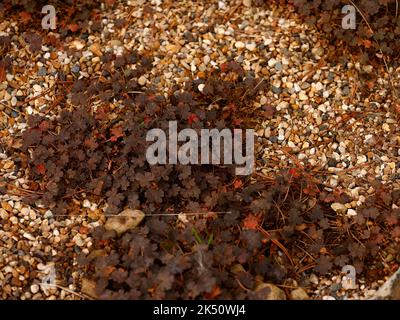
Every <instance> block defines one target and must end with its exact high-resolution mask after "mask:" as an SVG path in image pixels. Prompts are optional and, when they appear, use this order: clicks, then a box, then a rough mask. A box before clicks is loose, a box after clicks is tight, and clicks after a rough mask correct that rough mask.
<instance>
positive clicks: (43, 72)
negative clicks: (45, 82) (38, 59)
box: [38, 67, 47, 77]
mask: <svg viewBox="0 0 400 320" xmlns="http://www.w3.org/2000/svg"><path fill="white" fill-rule="evenodd" d="M46 74H47V70H46V68H45V67H40V68H39V70H38V76H39V77H44V76H45V75H46Z"/></svg>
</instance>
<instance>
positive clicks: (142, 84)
mask: <svg viewBox="0 0 400 320" xmlns="http://www.w3.org/2000/svg"><path fill="white" fill-rule="evenodd" d="M146 82H147V79H146V77H145V76H141V77H140V78H139V79H138V83H139V84H140V85H141V86H144V85H145V84H146Z"/></svg>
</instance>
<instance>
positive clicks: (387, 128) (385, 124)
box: [382, 123, 390, 132]
mask: <svg viewBox="0 0 400 320" xmlns="http://www.w3.org/2000/svg"><path fill="white" fill-rule="evenodd" d="M382 129H383V130H384V131H386V132H389V131H390V126H389V125H388V124H387V123H384V124H383V125H382Z"/></svg>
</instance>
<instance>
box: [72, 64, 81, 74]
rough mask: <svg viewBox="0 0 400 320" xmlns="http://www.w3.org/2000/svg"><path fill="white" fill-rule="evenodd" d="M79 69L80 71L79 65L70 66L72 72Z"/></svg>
mask: <svg viewBox="0 0 400 320" xmlns="http://www.w3.org/2000/svg"><path fill="white" fill-rule="evenodd" d="M79 71H80V67H79V65H74V66H72V68H71V72H73V73H78V72H79Z"/></svg>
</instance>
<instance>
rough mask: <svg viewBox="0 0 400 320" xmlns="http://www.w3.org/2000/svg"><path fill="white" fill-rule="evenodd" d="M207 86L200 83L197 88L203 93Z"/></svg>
mask: <svg viewBox="0 0 400 320" xmlns="http://www.w3.org/2000/svg"><path fill="white" fill-rule="evenodd" d="M205 86H206V85H205V84H204V83H200V84H199V85H198V86H197V89H199V91H200V92H203V90H204V87H205Z"/></svg>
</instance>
